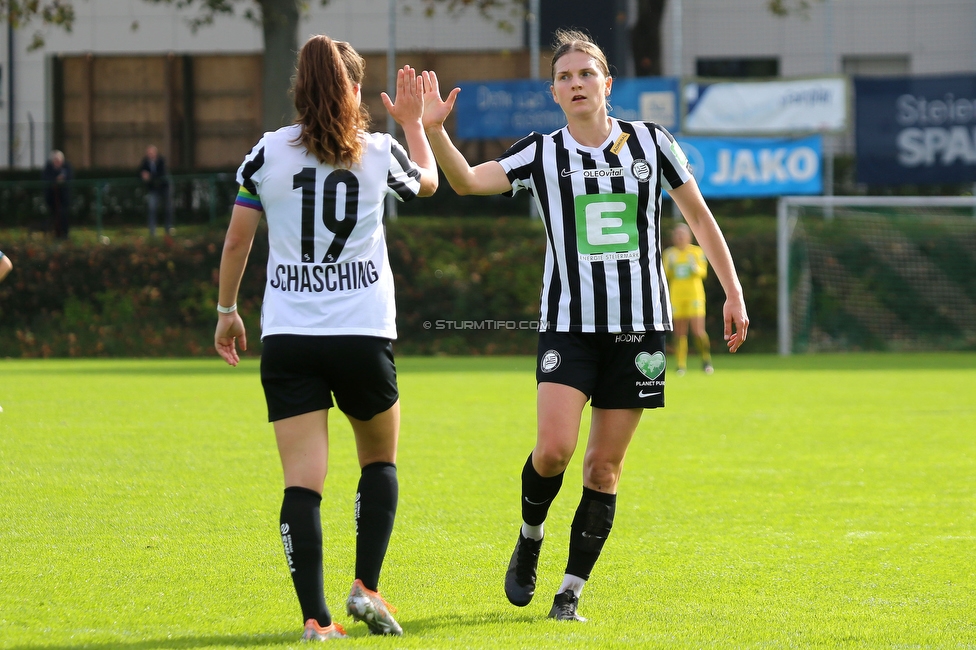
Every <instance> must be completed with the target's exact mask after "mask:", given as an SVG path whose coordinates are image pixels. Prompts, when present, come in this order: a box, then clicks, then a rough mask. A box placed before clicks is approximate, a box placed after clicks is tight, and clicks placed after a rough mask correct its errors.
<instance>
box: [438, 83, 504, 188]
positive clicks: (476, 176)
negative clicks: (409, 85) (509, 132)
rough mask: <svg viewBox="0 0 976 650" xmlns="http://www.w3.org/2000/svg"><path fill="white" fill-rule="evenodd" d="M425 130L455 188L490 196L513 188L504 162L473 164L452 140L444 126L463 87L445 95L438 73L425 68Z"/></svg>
mask: <svg viewBox="0 0 976 650" xmlns="http://www.w3.org/2000/svg"><path fill="white" fill-rule="evenodd" d="M423 79H424V117H423V124H424V130H425V131H426V132H427V139H428V140H430V147H431V149H432V150H433V152H434V157H435V158H436V159H437V163H438V164H439V165H440V166H441V169H442V170H444V176H446V177H447V182H448V183H450V184H451V187H452V188H453V189H454V191H455V192H457V193H458V194H460V195H462V196H464V195H467V194H474V195H478V196H487V195H491V194H501V193H502V192H507V191H508V190H510V189H512V184H511V182H510V181H509V180H508V176H507V175H506V174H505V170H504V169H502V166H501V165H500V164H499V163H498V162H496V161H494V160H491V161H488V162H485V163H482V164H480V165H478V166H476V167H471V165H469V164H468V161H467V160H466V159H465V158H464V155H463V154H462V153H461V152H460V151H458V148H457V147H456V146H454V143H453V142H451V138H450V136H449V135H448V134H447V131H446V130H445V129H444V120H446V119H447V116H448V115H450V114H451V111H452V110H453V109H454V102H455V100H456V99H457V96H458V93H459V92H461V89H460V88H455V89H453V90H452V91H451V92H450V93H449V94H448V96H447V99H446V100H444V99H441V93H440V87H439V86H438V85H437V75H436V74H435V73H434V72H430V71H426V70H425V71H424V73H423Z"/></svg>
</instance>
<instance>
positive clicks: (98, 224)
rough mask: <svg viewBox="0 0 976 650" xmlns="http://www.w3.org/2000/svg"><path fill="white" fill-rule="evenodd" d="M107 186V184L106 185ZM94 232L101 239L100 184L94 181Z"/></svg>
mask: <svg viewBox="0 0 976 650" xmlns="http://www.w3.org/2000/svg"><path fill="white" fill-rule="evenodd" d="M106 187H107V186H106ZM95 232H97V233H98V239H99V240H101V239H102V186H101V185H100V184H98V183H95Z"/></svg>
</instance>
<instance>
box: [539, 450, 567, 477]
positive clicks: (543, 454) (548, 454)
mask: <svg viewBox="0 0 976 650" xmlns="http://www.w3.org/2000/svg"><path fill="white" fill-rule="evenodd" d="M572 457H573V449H572V448H571V447H570V448H567V447H566V446H565V445H559V444H539V445H536V448H535V451H534V452H533V453H532V464H533V465H534V466H535V469H536V471H537V472H538V473H539V474H540V475H541V476H555V475H556V474H560V473H562V472H563V471H565V469H566V466H567V465H569V461H570V459H571V458H572Z"/></svg>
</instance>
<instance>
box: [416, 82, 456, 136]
mask: <svg viewBox="0 0 976 650" xmlns="http://www.w3.org/2000/svg"><path fill="white" fill-rule="evenodd" d="M423 77H424V118H423V120H424V128H429V127H432V126H442V125H443V124H444V120H446V119H447V116H448V115H450V114H451V111H452V110H454V101H455V100H456V99H457V95H458V93H459V92H461V89H460V88H455V89H454V90H452V91H451V92H450V94H448V96H447V99H446V100H444V99H441V90H440V86H439V85H438V84H437V74H436V73H434V72H430V71H426V70H425V71H424V73H423Z"/></svg>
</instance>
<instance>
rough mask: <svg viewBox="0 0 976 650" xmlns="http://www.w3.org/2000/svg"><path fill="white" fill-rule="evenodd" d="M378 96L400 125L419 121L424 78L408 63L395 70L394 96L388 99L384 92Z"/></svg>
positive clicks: (422, 106)
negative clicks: (392, 98)
mask: <svg viewBox="0 0 976 650" xmlns="http://www.w3.org/2000/svg"><path fill="white" fill-rule="evenodd" d="M380 97H381V98H382V99H383V105H384V106H386V110H387V111H389V113H390V115H391V116H392V117H393V119H394V120H396V123H397V124H399V125H401V126H403V125H404V124H406V123H408V122H419V121H420V118H421V116H422V115H423V114H424V80H423V78H422V77H420V76H419V75H417V71H416V70H414V69H413V68H411V67H410V66H408V65H405V66H403V68H402V69H400V70H397V84H396V98H395V99H394V100H390V96H389V95H387V94H386V93H381V94H380Z"/></svg>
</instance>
